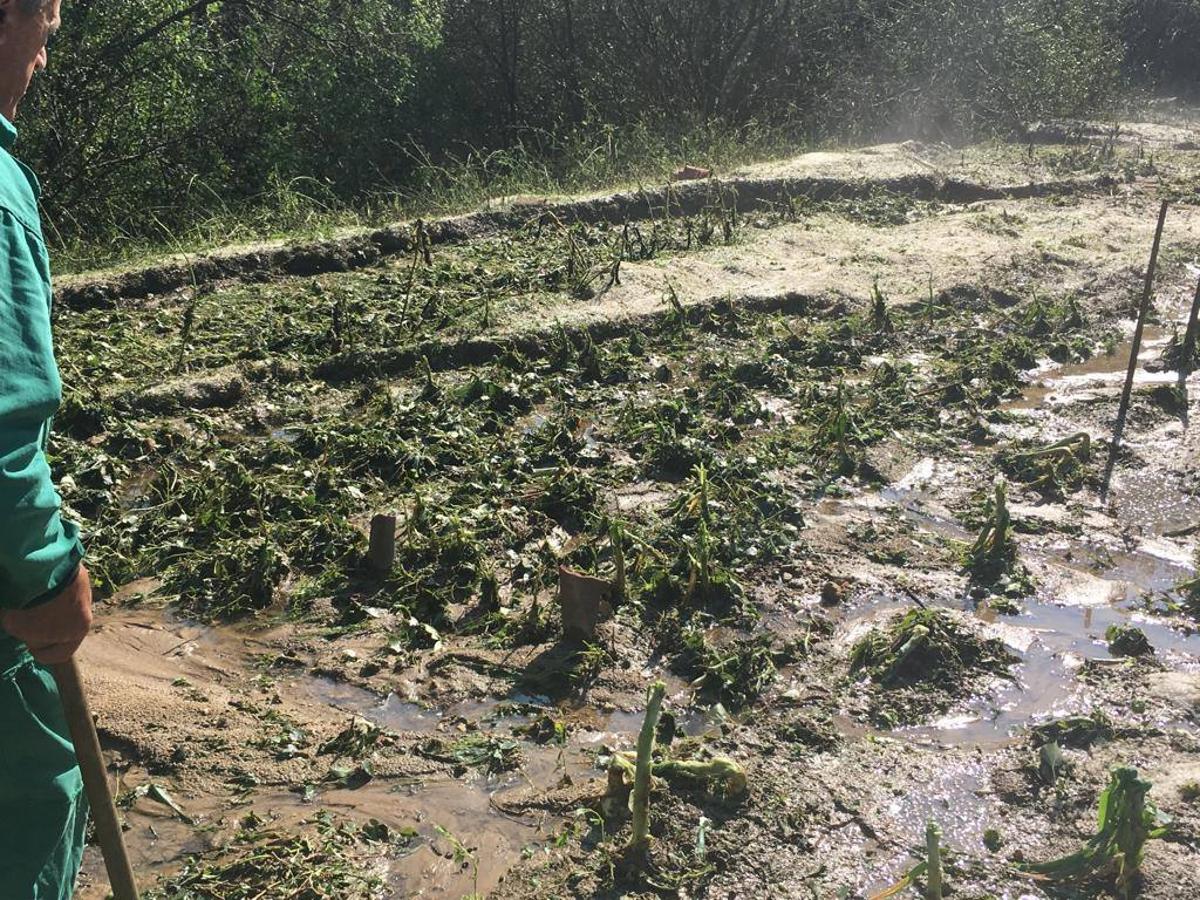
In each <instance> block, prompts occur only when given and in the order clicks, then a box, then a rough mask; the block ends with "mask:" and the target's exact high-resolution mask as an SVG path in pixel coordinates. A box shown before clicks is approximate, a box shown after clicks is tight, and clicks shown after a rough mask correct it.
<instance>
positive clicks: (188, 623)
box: [53, 124, 1200, 898]
mask: <svg viewBox="0 0 1200 900" xmlns="http://www.w3.org/2000/svg"><path fill="white" fill-rule="evenodd" d="M1041 138H1042V140H1041V142H1038V143H1031V144H1029V145H1021V146H985V147H975V148H970V149H966V150H959V149H954V150H951V149H949V148H944V147H929V146H921V145H916V144H911V143H910V144H902V145H888V146H884V147H878V148H870V149H866V150H862V151H855V152H847V153H821V154H812V155H810V156H806V157H801V158H799V159H796V160H792V161H787V162H780V163H773V164H770V165H766V166H761V167H757V168H756V169H753V170H748V171H746V172H741V173H731V174H730V175H728V176H725V177H723V178H722V179H721V180H720V181H713V182H704V183H702V184H694V185H688V186H680V187H676V188H672V189H670V190H667V189H657V190H653V191H650V190H639V191H630V192H628V193H626V194H622V195H618V196H616V197H609V198H586V199H583V200H579V201H571V200H564V199H561V198H559V199H554V200H542V199H541V198H509V199H508V200H507V201H505V202H504V203H502V204H499V205H498V206H497V207H496V209H493V210H488V211H484V212H483V213H480V214H478V215H476V216H474V217H470V216H468V217H465V218H461V219H458V220H454V221H453V222H451V223H429V224H414V225H409V226H403V227H401V226H397V227H395V228H393V229H389V230H387V231H386V234H387V235H390V236H391V237H389V238H386V239H385V238H384V237H381V235H384V234H385V232H379V233H376V234H375V235H373V236H362V235H348V236H345V237H343V238H339V239H338V240H335V241H332V242H327V243H326V244H323V245H320V246H314V247H308V248H301V249H299V250H297V249H294V248H293V249H286V248H281V247H259V248H240V249H237V250H232V251H228V252H226V253H225V254H224V257H223V258H224V259H225V260H226V262H225V263H221V264H218V263H216V262H214V261H213V259H214V258H212V257H210V258H205V259H196V260H187V259H178V260H172V261H170V262H168V263H167V264H165V265H164V266H162V267H160V268H159V269H157V270H152V271H151V272H140V273H106V274H105V275H104V276H102V277H99V278H93V279H87V278H77V279H73V280H72V281H71V282H70V283H69V284H65V285H64V286H63V297H64V302H63V304H62V305H61V306H60V312H59V314H58V319H57V324H56V327H57V330H58V338H59V342H60V345H61V351H60V353H61V366H62V370H63V377H64V382H65V383H66V385H67V397H66V402H65V404H64V409H63V411H62V414H61V416H60V418H59V421H58V426H57V428H58V436H57V438H56V441H55V445H54V447H53V452H54V464H55V467H56V473H57V475H58V476H59V477H60V478H61V479H62V486H63V488H62V490H63V495H64V500H65V502H66V504H67V505H68V506H69V507H70V509H71V510H72V512H73V514H75V515H76V516H78V517H79V518H80V519H82V520H83V521H84V522H86V530H87V534H88V542H89V554H90V555H89V560H90V565H91V566H92V571H93V575H94V578H96V580H97V581H98V583H99V584H100V585H101V590H102V592H103V594H104V595H105V596H106V598H107V599H106V602H104V603H103V605H102V606H101V608H100V611H99V614H98V627H97V631H96V634H95V635H94V636H93V637H92V638H91V639H90V640H89V642H88V643H87V644H86V645H85V647H84V650H83V659H84V664H85V665H86V669H87V676H88V680H89V682H90V686H91V688H92V691H93V695H94V707H95V711H96V713H97V716H98V723H99V727H100V730H101V733H102V738H103V740H104V741H105V744H106V747H107V749H108V750H109V751H110V753H111V760H112V764H113V770H114V773H115V775H116V776H117V777H118V778H119V784H120V791H121V793H120V799H119V803H120V806H121V808H122V814H123V815H124V817H125V820H126V822H127V825H128V830H127V833H126V838H127V840H128V842H129V843H130V845H131V848H132V852H133V854H134V857H135V863H136V866H137V869H138V871H139V873H140V875H141V877H142V878H143V881H144V884H145V885H146V886H147V887H153V888H154V891H155V893H154V894H153V896H163V897H214V898H234V897H239V898H240V897H310V896H311V897H336V898H356V897H376V896H381V897H382V896H387V897H404V896H429V897H463V896H470V895H479V896H495V897H539V898H551V897H608V896H612V897H615V896H638V897H642V896H645V897H650V896H678V897H722V898H726V897H728V898H733V897H739V898H740V897H782V898H790V897H797V898H833V897H840V898H858V897H870V896H873V895H875V894H877V893H879V892H883V891H886V890H887V889H888V888H889V886H891V885H895V884H897V883H898V882H899V881H900V880H901V879H902V878H903V877H904V876H905V875H906V873H908V872H909V871H910V870H911V869H912V868H913V867H914V866H915V865H916V864H917V863H918V862H920V861H921V860H922V859H924V858H925V853H924V851H923V849H922V848H923V846H924V840H925V830H926V825H927V823H928V822H930V821H934V822H936V823H938V824H939V825H940V826H941V828H942V830H943V833H944V838H943V844H944V846H945V848H946V850H947V852H946V854H945V855H946V882H947V889H948V892H952V896H955V897H963V898H967V897H978V898H983V897H1009V898H1017V897H1049V896H1105V895H1108V894H1109V893H1112V892H1113V891H1115V890H1116V889H1117V888H1116V887H1115V886H1114V878H1113V871H1112V868H1111V867H1109V868H1107V869H1105V870H1104V871H1101V872H1100V873H1099V874H1097V875H1096V876H1094V877H1090V878H1083V879H1074V880H1070V881H1066V882H1063V881H1056V880H1053V879H1050V878H1046V877H1038V876H1035V875H1033V874H1032V873H1031V872H1030V871H1029V868H1028V865H1029V864H1031V863H1038V862H1045V861H1048V860H1051V859H1053V858H1055V857H1059V856H1062V855H1064V854H1068V853H1071V852H1073V851H1075V850H1078V849H1079V848H1080V847H1082V846H1083V845H1084V844H1085V842H1086V841H1087V840H1088V838H1089V837H1091V836H1092V835H1093V834H1094V833H1095V832H1096V830H1097V824H1096V823H1097V818H1096V817H1097V805H1098V802H1099V798H1100V795H1101V792H1102V791H1103V790H1104V789H1105V787H1106V786H1107V785H1108V784H1109V779H1110V772H1111V771H1112V770H1113V769H1114V768H1115V767H1118V766H1133V767H1136V768H1137V769H1138V770H1139V772H1140V774H1141V776H1142V777H1143V778H1145V779H1147V780H1148V781H1149V782H1150V783H1151V785H1152V787H1151V788H1150V793H1149V800H1150V801H1151V802H1152V803H1153V804H1154V805H1156V806H1157V808H1158V810H1160V811H1161V813H1162V814H1163V816H1165V817H1169V818H1170V823H1169V824H1168V825H1166V826H1165V830H1163V832H1162V833H1161V835H1160V836H1158V837H1156V838H1154V839H1153V840H1150V841H1149V843H1148V844H1147V847H1146V857H1145V861H1144V864H1143V865H1142V869H1141V875H1140V877H1139V878H1137V879H1131V880H1130V881H1128V882H1127V884H1126V886H1127V887H1130V888H1131V889H1132V890H1135V891H1139V892H1140V893H1141V895H1142V896H1145V897H1153V898H1183V897H1195V896H1200V756H1198V755H1197V752H1198V751H1200V630H1198V629H1200V583H1197V582H1196V580H1195V579H1196V543H1197V537H1196V536H1197V534H1200V474H1198V473H1200V465H1198V463H1200V437H1198V431H1197V426H1196V425H1195V423H1189V421H1188V420H1189V409H1190V411H1191V412H1192V414H1193V415H1194V414H1195V412H1196V408H1197V407H1196V402H1195V394H1196V393H1197V389H1198V388H1200V377H1197V378H1193V379H1191V380H1190V383H1187V382H1184V381H1181V379H1180V376H1179V374H1178V371H1177V369H1178V362H1179V357H1180V355H1181V354H1180V349H1179V344H1180V334H1179V331H1180V329H1179V323H1181V322H1182V321H1183V320H1184V317H1185V315H1186V310H1187V308H1188V307H1189V306H1190V303H1191V298H1192V295H1193V292H1194V290H1195V284H1196V280H1197V277H1200V193H1198V191H1197V189H1198V186H1200V151H1197V150H1196V149H1194V148H1195V147H1196V144H1195V143H1194V142H1195V141H1196V140H1197V133H1196V132H1194V131H1193V130H1192V129H1191V128H1189V127H1186V126H1179V125H1174V126H1168V125H1161V124H1159V125H1127V126H1124V127H1123V128H1122V129H1121V130H1120V131H1119V132H1106V131H1104V130H1094V131H1089V130H1087V129H1061V130H1059V131H1054V130H1048V131H1046V132H1045V133H1043V134H1042V135H1041ZM1162 197H1168V198H1170V199H1171V200H1172V201H1173V206H1172V208H1171V212H1170V215H1169V218H1168V221H1167V231H1166V236H1165V238H1164V243H1163V252H1162V257H1161V260H1160V273H1159V278H1158V281H1157V285H1156V297H1155V304H1154V319H1153V323H1152V327H1151V329H1150V330H1149V332H1148V336H1147V343H1146V347H1145V348H1144V350H1143V354H1142V358H1143V365H1142V366H1141V367H1140V369H1139V372H1138V376H1137V381H1136V389H1135V394H1134V403H1133V407H1132V412H1131V415H1130V422H1129V427H1128V430H1127V432H1126V443H1125V445H1124V446H1123V448H1122V450H1121V452H1120V455H1119V458H1118V463H1117V468H1116V473H1115V477H1114V481H1113V489H1112V493H1111V496H1110V497H1109V501H1108V502H1107V503H1104V504H1102V503H1101V502H1100V499H1099V483H1100V475H1101V472H1102V469H1103V465H1104V461H1105V457H1106V455H1107V452H1108V441H1109V437H1110V434H1111V429H1112V423H1113V419H1114V416H1115V412H1116V405H1117V398H1118V395H1119V393H1120V388H1121V383H1122V380H1123V378H1124V372H1125V368H1126V365H1127V362H1128V355H1129V338H1130V334H1131V333H1132V330H1133V321H1132V317H1133V315H1134V312H1135V310H1136V304H1137V301H1138V296H1139V293H1140V289H1141V284H1142V273H1143V272H1144V269H1145V266H1146V262H1147V259H1148V256H1149V248H1150V244H1151V238H1152V235H1153V229H1154V224H1155V219H1156V213H1157V207H1158V203H1159V200H1160V199H1161V198H1162ZM356 248H357V250H356ZM364 248H366V249H364ZM356 252H357V253H358V254H359V255H357V256H356V255H355V253H356ZM296 259H302V260H307V262H306V263H305V264H304V265H300V264H296V263H294V260H296ZM229 260H234V261H235V262H228V261H229ZM289 261H292V262H289ZM289 272H290V273H291V274H289ZM1189 391H1190V396H1189ZM998 479H999V480H1000V482H1001V484H1002V485H1003V486H1002V487H1001V488H1000V489H999V491H1000V493H1001V494H1004V495H1005V496H1004V498H1003V499H1002V500H1001V502H999V503H997V499H996V494H997V487H996V483H997V480H998ZM380 513H390V514H394V515H396V516H397V520H398V521H397V540H396V559H395V563H394V566H393V567H392V568H391V569H390V571H387V572H379V571H376V570H373V569H372V568H371V567H370V566H368V565H367V560H366V551H367V531H368V527H369V524H370V521H371V519H372V517H373V516H375V515H376V514H380ZM561 567H567V568H568V569H569V570H570V571H569V572H568V574H566V575H563V574H562V573H561ZM570 572H574V573H579V575H581V576H589V577H586V578H583V579H582V580H581V579H580V578H578V577H577V576H573V575H572V574H570ZM563 580H565V582H566V583H565V588H566V593H567V594H570V595H571V596H575V595H576V594H579V593H582V595H583V597H584V600H585V601H586V602H585V604H584V605H585V606H587V605H588V604H589V603H590V604H591V605H590V606H588V608H587V609H585V610H584V612H585V615H583V616H582V618H583V619H588V618H589V617H590V614H592V613H594V614H595V616H596V617H597V618H598V621H596V622H592V621H583V622H582V623H581V622H578V621H575V619H576V617H575V616H574V615H572V617H571V618H572V622H570V623H568V625H571V624H573V625H574V626H575V627H574V629H573V630H572V632H571V634H568V635H564V623H563V617H562V613H561V611H560V593H562V592H563V586H562V585H560V581H563ZM657 680H662V681H663V682H664V683H665V685H666V687H667V700H666V707H665V715H664V718H663V720H662V722H661V723H660V727H659V729H658V744H659V750H658V759H659V761H660V762H661V763H663V764H664V765H663V766H662V767H661V768H660V776H659V777H656V779H655V782H654V786H653V792H652V800H651V834H652V837H653V841H652V844H651V849H650V853H649V858H648V859H646V860H640V861H639V860H635V859H633V858H631V857H630V856H629V855H628V854H627V853H626V852H625V851H624V847H625V844H626V842H627V841H628V838H629V831H630V824H629V815H628V811H627V809H626V794H627V791H628V789H627V787H626V786H625V784H624V780H623V778H622V777H621V776H620V775H619V774H617V775H612V776H611V777H610V775H611V771H610V770H613V768H614V766H615V767H617V771H618V772H619V760H620V758H621V757H620V756H619V754H620V753H622V752H623V751H632V750H633V749H634V747H635V742H636V739H637V734H638V731H639V729H640V727H641V725H642V720H643V711H644V708H645V704H646V692H647V688H648V686H649V685H650V684H651V683H653V682H655V681H657ZM614 758H615V759H617V760H618V762H614V761H613V760H614ZM680 764H682V765H680ZM697 770H699V772H700V774H699V775H697V774H696V773H697ZM922 884H923V881H922V879H921V878H920V877H918V878H916V879H914V885H915V886H909V887H906V888H903V893H901V894H900V895H901V896H905V895H907V896H918V894H919V888H920V886H921V885H922ZM105 887H106V884H105V880H104V876H103V868H102V866H101V864H100V861H99V857H98V855H97V854H95V853H93V852H91V851H89V858H88V863H87V866H86V869H85V878H84V883H83V887H82V890H81V894H82V896H83V897H87V898H92V897H96V898H99V897H102V896H104V895H105Z"/></svg>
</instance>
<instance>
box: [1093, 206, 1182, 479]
mask: <svg viewBox="0 0 1200 900" xmlns="http://www.w3.org/2000/svg"><path fill="white" fill-rule="evenodd" d="M1167 206H1168V203H1167V201H1166V200H1164V201H1163V202H1162V209H1160V210H1159V213H1158V227H1157V228H1156V229H1155V231H1154V247H1153V249H1151V251H1150V265H1149V266H1147V267H1146V283H1145V285H1144V286H1143V287H1142V305H1141V307H1140V308H1139V309H1138V319H1137V327H1136V328H1135V329H1134V332H1133V346H1132V348H1131V349H1130V351H1129V370H1128V371H1127V372H1126V373H1125V390H1124V391H1123V392H1122V393H1121V405H1120V406H1119V407H1117V422H1116V425H1115V426H1114V427H1113V439H1112V445H1111V446H1110V447H1109V449H1108V465H1106V466H1105V467H1104V482H1103V484H1102V485H1101V487H1100V502H1101V503H1105V502H1107V501H1108V489H1109V485H1110V484H1111V483H1112V476H1113V469H1114V468H1116V465H1117V453H1118V452H1119V451H1120V449H1121V437H1122V436H1123V435H1124V433H1125V418H1126V416H1128V415H1129V401H1130V398H1131V397H1132V396H1133V379H1134V378H1135V377H1136V375H1137V367H1138V354H1139V353H1140V352H1141V350H1142V334H1143V332H1145V330H1146V316H1147V315H1149V312H1150V299H1151V297H1153V296H1154V271H1155V269H1156V268H1157V267H1158V248H1159V246H1160V245H1161V244H1162V234H1163V226H1164V225H1165V224H1166V221H1167Z"/></svg>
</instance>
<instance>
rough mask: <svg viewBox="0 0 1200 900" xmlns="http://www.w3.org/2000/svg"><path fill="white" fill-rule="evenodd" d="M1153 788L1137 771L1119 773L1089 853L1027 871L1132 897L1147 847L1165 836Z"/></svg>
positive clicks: (1105, 796)
mask: <svg viewBox="0 0 1200 900" xmlns="http://www.w3.org/2000/svg"><path fill="white" fill-rule="evenodd" d="M1150 787H1151V785H1150V782H1148V781H1145V780H1144V779H1141V778H1139V777H1138V773H1137V769H1130V768H1126V767H1122V768H1118V769H1114V770H1113V773H1112V780H1111V781H1110V782H1109V785H1108V787H1106V788H1105V789H1104V791H1103V793H1101V794H1100V802H1099V813H1098V816H1097V818H1098V828H1097V831H1096V834H1095V835H1094V836H1093V837H1091V838H1090V839H1089V840H1088V842H1087V844H1086V845H1085V846H1084V847H1083V849H1081V850H1079V851H1077V852H1076V853H1072V854H1071V855H1069V856H1064V857H1061V858H1059V859H1054V860H1050V861H1049V862H1044V863H1031V864H1027V865H1025V866H1024V867H1023V868H1024V869H1025V870H1026V871H1028V872H1031V873H1033V874H1035V875H1041V876H1044V877H1046V878H1049V879H1052V880H1054V881H1062V882H1070V883H1073V884H1081V883H1083V882H1085V881H1086V880H1087V879H1088V878H1092V877H1101V878H1104V879H1106V880H1108V881H1110V883H1112V884H1113V886H1114V887H1115V888H1116V890H1117V892H1118V893H1119V894H1120V896H1122V897H1125V898H1128V897H1132V896H1133V895H1134V892H1135V890H1136V881H1137V877H1138V870H1139V868H1140V867H1141V864H1142V856H1143V854H1144V853H1145V846H1146V842H1147V841H1148V840H1151V839H1153V838H1158V837H1162V835H1163V834H1164V833H1165V826H1164V824H1163V822H1162V820H1161V817H1160V815H1159V813H1158V810H1157V809H1156V808H1155V806H1154V804H1153V803H1152V802H1151V801H1150V800H1148V799H1147V795H1148V794H1149V793H1150Z"/></svg>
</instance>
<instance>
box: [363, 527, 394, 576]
mask: <svg viewBox="0 0 1200 900" xmlns="http://www.w3.org/2000/svg"><path fill="white" fill-rule="evenodd" d="M367 564H368V565H369V566H370V567H371V569H372V570H373V571H375V572H379V573H380V574H386V573H388V572H390V571H392V566H394V565H395V564H396V517H395V516H392V515H378V516H376V517H375V518H373V519H372V520H371V544H370V547H369V548H368V549H367Z"/></svg>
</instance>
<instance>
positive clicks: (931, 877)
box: [925, 822, 942, 900]
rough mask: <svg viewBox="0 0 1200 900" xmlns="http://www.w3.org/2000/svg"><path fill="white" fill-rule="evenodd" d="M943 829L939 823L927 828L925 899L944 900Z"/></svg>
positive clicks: (931, 824)
mask: <svg viewBox="0 0 1200 900" xmlns="http://www.w3.org/2000/svg"><path fill="white" fill-rule="evenodd" d="M941 842H942V829H941V828H939V827H938V825H937V823H935V822H930V823H929V824H928V825H926V826H925V865H926V868H925V898H926V900H942V847H941Z"/></svg>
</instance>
